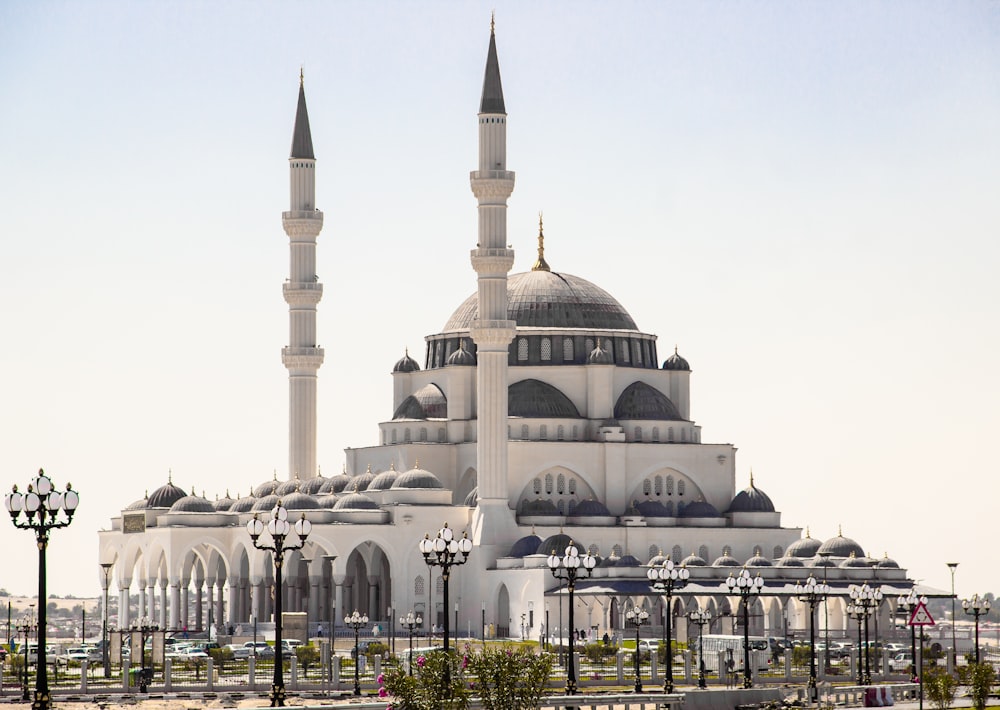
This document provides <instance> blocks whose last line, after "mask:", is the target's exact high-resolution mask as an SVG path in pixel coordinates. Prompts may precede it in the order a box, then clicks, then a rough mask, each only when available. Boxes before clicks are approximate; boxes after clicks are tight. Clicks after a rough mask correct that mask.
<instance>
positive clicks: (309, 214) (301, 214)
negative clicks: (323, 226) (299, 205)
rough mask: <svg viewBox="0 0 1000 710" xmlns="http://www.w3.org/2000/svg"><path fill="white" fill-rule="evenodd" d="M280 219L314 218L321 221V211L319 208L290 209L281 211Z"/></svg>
mask: <svg viewBox="0 0 1000 710" xmlns="http://www.w3.org/2000/svg"><path fill="white" fill-rule="evenodd" d="M281 218H282V219H316V220H319V221H320V222H322V221H323V212H322V211H320V210H292V211H290V212H282V213H281Z"/></svg>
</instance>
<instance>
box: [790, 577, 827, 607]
mask: <svg viewBox="0 0 1000 710" xmlns="http://www.w3.org/2000/svg"><path fill="white" fill-rule="evenodd" d="M829 593H830V585H829V584H827V583H826V582H817V581H816V578H815V577H813V576H812V575H809V577H808V579H806V583H805V584H802V582H797V583H796V584H795V595H796V596H798V597H803V596H806V597H811V596H816V597H825V596H826V595H827V594H829ZM803 601H804V600H803Z"/></svg>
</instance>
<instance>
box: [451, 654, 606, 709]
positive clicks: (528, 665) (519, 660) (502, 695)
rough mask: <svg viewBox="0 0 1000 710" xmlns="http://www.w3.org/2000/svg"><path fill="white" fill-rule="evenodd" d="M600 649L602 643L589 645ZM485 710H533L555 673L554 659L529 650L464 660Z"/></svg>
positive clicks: (482, 655)
mask: <svg viewBox="0 0 1000 710" xmlns="http://www.w3.org/2000/svg"><path fill="white" fill-rule="evenodd" d="M589 645H591V646H600V645H601V644H589ZM463 662H467V665H468V669H469V671H470V672H472V673H473V674H475V676H476V679H477V680H476V682H475V684H474V687H473V691H474V692H475V694H476V695H478V696H479V698H480V699H481V700H482V703H483V707H484V708H486V710H533V708H535V707H536V706H537V705H538V699H539V698H540V697H541V695H542V690H543V689H544V688H545V686H546V684H547V683H548V680H549V675H550V674H551V673H552V656H551V655H550V654H540V655H539V654H535V653H534V652H532V651H531V650H530V649H526V648H517V649H514V648H510V647H508V648H489V649H485V650H483V651H482V652H481V653H472V654H468V653H467V655H466V656H465V657H464V659H463Z"/></svg>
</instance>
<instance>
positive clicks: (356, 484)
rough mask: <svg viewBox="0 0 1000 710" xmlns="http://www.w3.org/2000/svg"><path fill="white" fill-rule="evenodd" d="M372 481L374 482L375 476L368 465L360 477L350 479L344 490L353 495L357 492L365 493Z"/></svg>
mask: <svg viewBox="0 0 1000 710" xmlns="http://www.w3.org/2000/svg"><path fill="white" fill-rule="evenodd" d="M374 480H375V474H374V473H372V467H371V464H369V465H368V468H366V469H365V472H364V473H362V474H361V475H360V476H354V477H353V478H351V480H350V482H349V483H348V484H347V488H346V489H345V490H347V491H350V492H353V493H357V492H358V491H367V490H368V486H370V485H371V482H372V481H374Z"/></svg>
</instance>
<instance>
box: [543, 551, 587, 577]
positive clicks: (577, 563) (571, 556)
mask: <svg viewBox="0 0 1000 710" xmlns="http://www.w3.org/2000/svg"><path fill="white" fill-rule="evenodd" d="M546 562H547V564H548V565H549V569H551V570H557V569H559V568H560V567H563V568H565V569H568V570H569V569H572V570H576V569H579V568H580V567H581V566H582V567H583V568H584V569H585V570H587V572H588V574H589V572H590V570H592V569H594V568H595V567H597V558H596V557H594V556H593V555H592V554H590V553H589V552H588V553H586V554H584V555H582V556H581V555H580V551H579V550H578V549H577V547H576V545H574V544H572V543H570V544H569V545H567V546H566V549H565V550H564V551H563V556H562V557H559V556H558V555H557V554H556V553H555V550H553V551H552V554H551V555H549V558H548V560H546Z"/></svg>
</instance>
